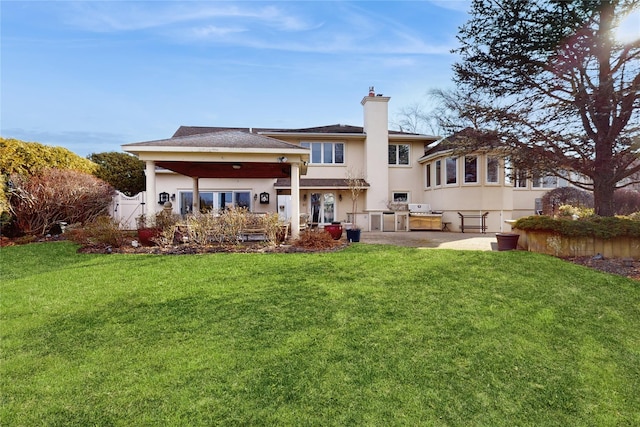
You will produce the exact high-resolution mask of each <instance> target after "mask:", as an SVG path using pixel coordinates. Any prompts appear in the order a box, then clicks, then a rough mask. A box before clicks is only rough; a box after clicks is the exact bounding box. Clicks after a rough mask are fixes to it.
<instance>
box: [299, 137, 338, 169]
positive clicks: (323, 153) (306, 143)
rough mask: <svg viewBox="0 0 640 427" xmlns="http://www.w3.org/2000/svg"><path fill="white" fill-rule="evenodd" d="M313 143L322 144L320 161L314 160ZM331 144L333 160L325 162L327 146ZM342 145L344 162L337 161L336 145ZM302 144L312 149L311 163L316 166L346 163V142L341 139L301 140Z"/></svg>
mask: <svg viewBox="0 0 640 427" xmlns="http://www.w3.org/2000/svg"><path fill="white" fill-rule="evenodd" d="M313 144H319V145H320V162H314V161H313ZM329 144H330V145H331V162H325V153H326V149H327V148H326V146H327V145H329ZM338 145H340V146H342V162H341V163H338V162H336V157H337V156H336V147H337V146H338ZM300 146H301V147H304V148H308V149H309V151H310V153H309V154H310V156H309V164H310V165H314V166H344V165H345V164H346V161H345V153H346V150H345V143H344V142H340V141H300Z"/></svg>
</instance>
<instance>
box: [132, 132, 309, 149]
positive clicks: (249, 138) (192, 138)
mask: <svg viewBox="0 0 640 427" xmlns="http://www.w3.org/2000/svg"><path fill="white" fill-rule="evenodd" d="M123 147H124V149H125V150H126V149H127V148H135V147H189V148H201V147H203V148H204V147H211V148H254V149H255V148H259V149H264V148H267V149H300V150H301V151H308V149H307V148H304V147H300V146H298V145H295V144H290V143H288V142H283V141H280V140H279V139H275V138H270V137H268V136H263V135H256V134H252V133H249V132H242V131H239V130H231V131H230V130H225V131H218V132H208V133H202V134H192V135H187V136H179V137H174V138H169V139H160V140H156V141H145V142H135V143H132V144H125V145H123Z"/></svg>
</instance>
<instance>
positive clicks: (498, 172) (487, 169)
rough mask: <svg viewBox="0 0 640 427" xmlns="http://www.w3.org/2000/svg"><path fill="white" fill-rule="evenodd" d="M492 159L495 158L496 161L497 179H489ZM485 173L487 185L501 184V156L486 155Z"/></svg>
mask: <svg viewBox="0 0 640 427" xmlns="http://www.w3.org/2000/svg"><path fill="white" fill-rule="evenodd" d="M491 159H495V161H496V180H495V181H489V160H491ZM484 164H485V168H486V170H485V172H486V173H485V175H484V179H485V181H484V182H485V184H487V185H500V157H498V156H486V157H485V161H484Z"/></svg>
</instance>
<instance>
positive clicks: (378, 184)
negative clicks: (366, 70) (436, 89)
mask: <svg viewBox="0 0 640 427" xmlns="http://www.w3.org/2000/svg"><path fill="white" fill-rule="evenodd" d="M389 99H391V98H390V97H388V96H381V95H377V96H376V95H375V92H374V90H373V86H371V87H370V89H369V95H368V96H365V97H364V98H363V99H362V102H361V104H362V106H363V108H364V132H365V134H366V136H365V144H364V155H365V165H366V171H365V172H366V178H367V181H368V182H369V184H371V186H370V187H369V189H368V190H367V197H366V206H365V209H366V210H368V211H382V210H386V202H387V201H388V199H389V197H390V196H389V173H388V170H389V165H388V156H389Z"/></svg>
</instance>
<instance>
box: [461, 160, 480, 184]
mask: <svg viewBox="0 0 640 427" xmlns="http://www.w3.org/2000/svg"><path fill="white" fill-rule="evenodd" d="M464 182H465V183H467V184H471V183H476V182H478V158H477V157H476V156H465V157H464Z"/></svg>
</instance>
